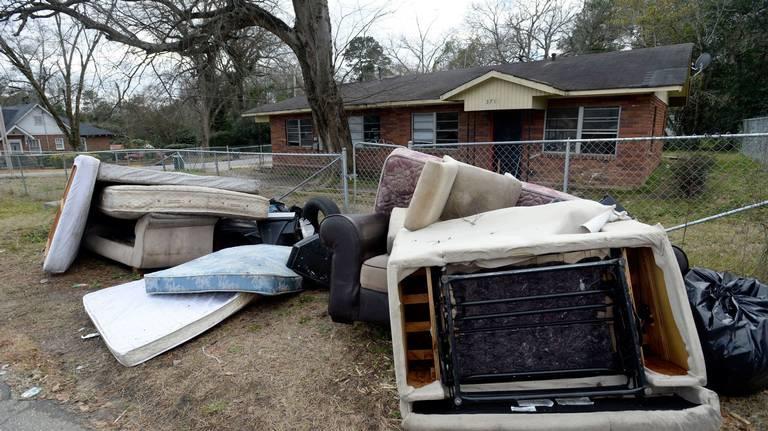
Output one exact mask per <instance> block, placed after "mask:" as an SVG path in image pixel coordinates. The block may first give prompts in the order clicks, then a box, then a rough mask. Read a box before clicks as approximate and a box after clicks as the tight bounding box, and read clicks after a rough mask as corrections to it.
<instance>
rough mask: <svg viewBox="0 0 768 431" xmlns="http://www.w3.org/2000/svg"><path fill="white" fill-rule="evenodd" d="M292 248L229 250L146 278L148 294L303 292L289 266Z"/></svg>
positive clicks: (276, 293)
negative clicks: (287, 264)
mask: <svg viewBox="0 0 768 431" xmlns="http://www.w3.org/2000/svg"><path fill="white" fill-rule="evenodd" d="M290 254H291V247H287V246H281V245H268V244H257V245H244V246H240V247H232V248H226V249H224V250H219V251H217V252H215V253H211V254H208V255H205V256H203V257H200V258H197V259H195V260H191V261H189V262H187V263H183V264H181V265H179V266H175V267H173V268H169V269H166V270H163V271H158V272H153V273H151V274H147V275H145V276H144V280H145V284H146V290H147V293H152V294H162V293H199V292H250V293H258V294H260V295H280V294H284V293H290V292H297V291H299V290H301V276H300V275H298V274H296V273H295V272H293V271H292V270H291V269H289V268H288V267H287V266H286V263H287V262H288V256H289V255H290Z"/></svg>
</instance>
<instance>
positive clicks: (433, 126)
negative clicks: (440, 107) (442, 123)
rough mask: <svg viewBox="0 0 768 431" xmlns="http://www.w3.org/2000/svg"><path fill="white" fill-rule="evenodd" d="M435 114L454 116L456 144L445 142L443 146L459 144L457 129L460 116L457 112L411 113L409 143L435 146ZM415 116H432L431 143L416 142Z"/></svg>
mask: <svg viewBox="0 0 768 431" xmlns="http://www.w3.org/2000/svg"><path fill="white" fill-rule="evenodd" d="M437 114H456V142H455V143H454V142H445V143H444V144H449V145H454V144H456V145H458V143H459V129H460V127H459V123H460V115H459V112H457V111H443V112H413V113H411V141H412V142H413V143H414V144H422V145H424V144H427V145H429V144H432V145H436V144H437ZM417 115H422V116H427V115H431V116H432V142H426V141H424V140H418V141H417V140H416V137H415V134H416V116H417Z"/></svg>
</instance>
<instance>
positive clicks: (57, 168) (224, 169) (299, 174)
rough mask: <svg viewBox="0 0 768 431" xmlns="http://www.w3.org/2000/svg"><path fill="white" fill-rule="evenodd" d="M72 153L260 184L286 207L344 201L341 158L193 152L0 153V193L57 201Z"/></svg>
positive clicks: (134, 165) (263, 190)
mask: <svg viewBox="0 0 768 431" xmlns="http://www.w3.org/2000/svg"><path fill="white" fill-rule="evenodd" d="M78 154H88V155H90V156H93V157H96V158H98V159H99V160H101V161H102V162H106V163H113V164H119V165H123V166H133V167H138V168H144V169H153V170H160V171H177V172H186V173H192V174H199V175H219V176H230V177H245V178H255V179H257V180H259V181H260V190H259V194H260V195H262V196H264V197H268V198H275V199H277V200H280V201H282V202H284V203H286V204H288V205H303V203H304V202H305V201H306V200H307V199H308V197H310V196H326V197H328V198H330V199H332V200H334V201H336V202H338V203H339V204H340V206H342V205H343V204H344V202H345V198H344V197H345V189H346V183H345V182H344V181H343V178H344V177H345V173H344V171H343V168H344V167H345V165H346V161H345V160H344V159H343V157H342V154H325V153H268V152H249V151H233V150H221V151H212V150H199V149H184V150H158V149H141V150H118V151H96V152H85V153H75V152H57V153H39V154H38V153H17V154H10V155H9V156H6V155H3V156H2V157H0V195H2V196H29V197H31V198H32V199H35V200H41V201H54V200H58V199H60V198H61V194H62V192H63V191H64V187H65V185H66V181H67V178H68V177H69V174H70V171H71V169H72V163H73V161H74V159H75V157H76V156H77V155H78ZM9 159H10V160H9ZM9 162H10V165H11V168H10V169H9V167H8V165H9Z"/></svg>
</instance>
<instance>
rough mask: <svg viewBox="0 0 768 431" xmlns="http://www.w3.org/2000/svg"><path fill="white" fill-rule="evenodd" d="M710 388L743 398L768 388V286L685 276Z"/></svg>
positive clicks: (694, 273) (712, 274)
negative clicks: (744, 395) (750, 393)
mask: <svg viewBox="0 0 768 431" xmlns="http://www.w3.org/2000/svg"><path fill="white" fill-rule="evenodd" d="M685 287H686V290H687V291H688V302H689V303H690V304H691V309H692V311H693V316H694V320H695V321H696V328H697V330H698V332H699V339H700V340H701V347H702V349H703V351H704V360H705V362H706V365H707V380H708V383H709V386H710V387H712V388H714V389H717V390H718V391H720V392H723V393H731V394H739V393H747V392H753V391H757V390H760V389H762V388H764V387H765V386H766V385H768V285H766V284H764V283H761V282H760V281H758V280H756V279H754V278H742V277H739V276H737V275H734V274H731V273H728V272H725V273H722V272H716V271H712V270H710V269H704V268H693V269H691V270H690V271H689V272H688V274H686V276H685Z"/></svg>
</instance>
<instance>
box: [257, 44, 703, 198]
mask: <svg viewBox="0 0 768 431" xmlns="http://www.w3.org/2000/svg"><path fill="white" fill-rule="evenodd" d="M692 49H693V45H692V44H680V45H670V46H660V47H655V48H646V49H636V50H631V51H619V52H609V53H600V54H589V55H580V56H573V57H558V58H554V59H548V60H543V61H536V62H528V63H513V64H504V65H498V66H487V67H476V68H471V69H461V70H449V71H443V72H435V73H429V74H422V75H408V76H400V77H394V78H386V79H382V80H378V81H369V82H361V83H352V84H344V85H342V86H341V93H342V96H343V98H344V101H345V109H346V112H347V115H348V121H349V125H350V131H351V133H352V140H353V141H355V142H359V141H366V142H370V141H378V142H387V143H393V144H397V145H407V144H408V142H409V141H412V142H416V143H427V144H453V143H462V142H499V141H519V140H541V139H566V138H571V139H578V138H614V137H640V136H661V135H663V134H664V125H665V121H666V118H667V107H668V106H670V105H680V104H683V103H684V102H685V98H686V95H687V91H688V79H689V76H690V75H689V73H690V65H691V54H692ZM243 115H244V116H246V117H253V118H254V119H255V120H256V122H269V124H270V131H271V140H272V151H273V152H307V151H319V150H322V143H318V142H317V139H316V137H315V135H314V133H313V127H312V117H311V113H310V109H309V106H308V104H307V100H306V98H305V97H303V96H301V97H294V98H292V99H288V100H284V101H282V102H278V103H273V104H268V105H263V106H259V107H257V108H254V109H251V110H249V111H247V112H246V113H245V114H243ZM494 147H497V148H501V147H500V146H494ZM487 148H488V147H486V152H489V151H488V150H487ZM530 148H531V146H529V147H528V150H526V151H532V150H530ZM538 148H539V150H538V151H539V152H540V153H541V155H542V156H543V157H539V158H538V159H539V160H538V161H531V158H526V160H525V161H526V163H528V164H527V165H526V166H521V163H522V160H523V156H524V155H523V154H521V153H520V152H519V151H506V150H505V151H501V150H497V149H494V150H493V151H490V152H492V153H493V154H491V155H489V156H488V157H485V159H487V160H483V159H482V158H475V159H473V160H478V162H477V163H476V164H478V165H481V166H484V167H486V168H489V169H493V170H496V171H509V172H516V173H518V174H520V173H521V172H522V173H525V172H532V171H536V170H538V171H539V172H541V171H543V170H545V169H549V170H552V171H556V170H557V169H556V167H557V166H558V163H559V166H562V163H563V162H562V159H563V151H564V149H565V146H564V144H543V145H538ZM455 151H458V150H455ZM462 151H464V149H462ZM446 152H447V153H450V149H447V150H446ZM572 152H573V158H574V160H573V161H572V162H571V166H572V167H573V169H574V171H576V172H578V170H579V169H581V170H582V171H583V172H586V171H587V170H589V169H597V167H598V166H597V165H598V164H599V165H600V166H599V168H600V169H602V171H607V170H606V168H605V165H606V163H609V164H611V166H614V167H616V169H614V170H613V171H614V172H615V174H610V175H609V176H612V177H613V176H615V177H614V178H608V177H607V176H605V175H604V177H605V178H602V180H601V181H602V183H603V184H605V185H636V184H639V183H642V182H643V181H645V179H646V178H647V177H648V175H650V173H651V172H652V171H653V169H654V168H655V167H656V166H657V165H658V162H659V161H660V159H661V143H660V142H658V141H656V142H643V143H637V144H636V145H621V146H620V149H617V145H616V144H615V143H608V144H601V145H594V144H581V145H575V146H573V148H572ZM537 164H538V165H537ZM628 167H631V169H629V168H628ZM627 170H629V171H631V172H630V174H629V175H627V174H626V172H621V171H627ZM608 171H610V169H609V170H608ZM591 178H592V179H593V180H594V175H592V176H591ZM598 182H599V181H598Z"/></svg>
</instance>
